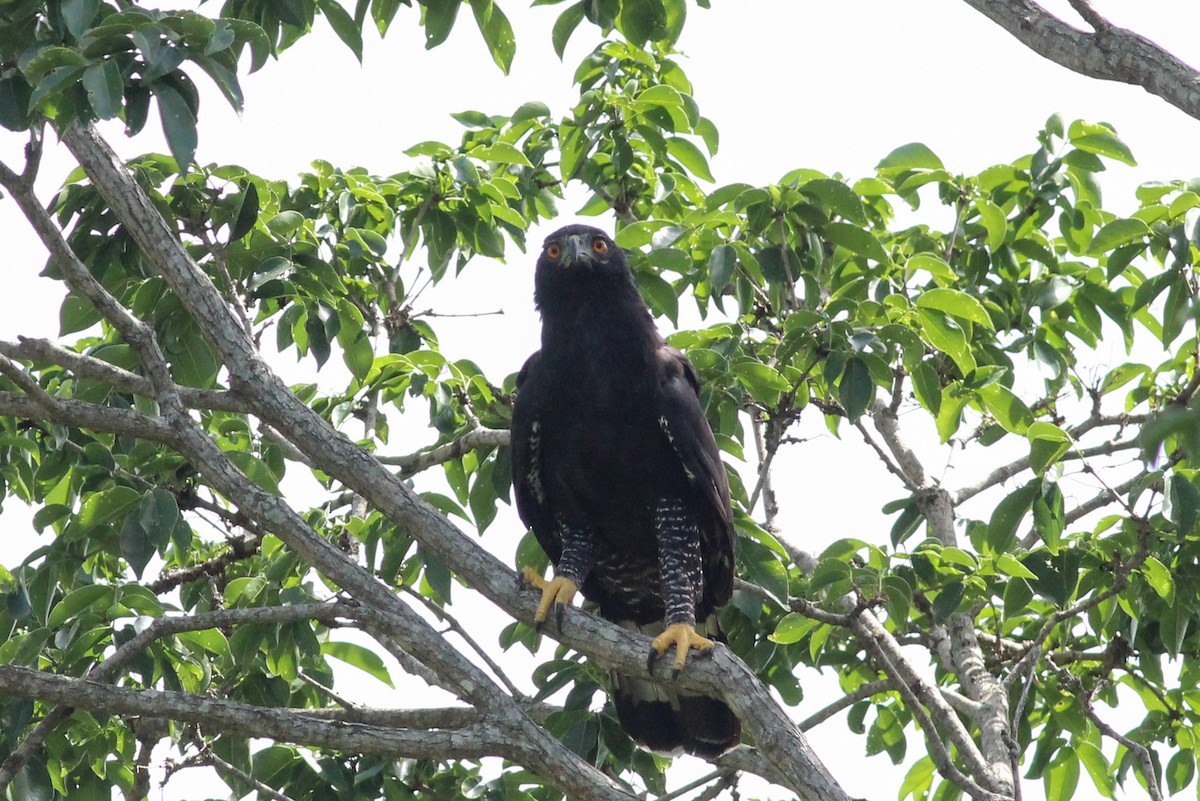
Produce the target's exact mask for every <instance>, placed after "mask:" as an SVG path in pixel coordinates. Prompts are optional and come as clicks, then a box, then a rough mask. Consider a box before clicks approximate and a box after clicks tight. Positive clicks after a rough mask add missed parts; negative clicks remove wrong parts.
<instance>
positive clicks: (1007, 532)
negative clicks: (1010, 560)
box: [987, 479, 1041, 554]
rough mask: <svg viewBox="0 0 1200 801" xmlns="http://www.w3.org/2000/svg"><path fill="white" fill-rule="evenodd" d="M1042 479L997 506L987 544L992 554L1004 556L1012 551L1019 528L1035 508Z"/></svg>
mask: <svg viewBox="0 0 1200 801" xmlns="http://www.w3.org/2000/svg"><path fill="white" fill-rule="evenodd" d="M1040 484H1041V480H1040V479H1034V480H1033V481H1030V482H1029V483H1028V484H1024V485H1023V486H1021V487H1019V488H1018V489H1017V490H1016V491H1014V492H1011V493H1009V495H1008V496H1007V497H1005V498H1004V499H1003V500H1001V501H1000V502H999V503H998V504H996V508H995V509H994V510H993V511H992V518H991V520H989V521H988V528H987V542H988V545H989V546H990V548H991V550H992V553H996V554H1002V553H1006V552H1008V551H1010V550H1012V546H1013V543H1014V542H1015V541H1016V531H1017V526H1019V525H1021V520H1022V519H1024V517H1025V515H1026V514H1027V513H1028V512H1029V508H1030V507H1031V506H1033V499H1034V498H1036V497H1037V494H1038V492H1039V490H1040Z"/></svg>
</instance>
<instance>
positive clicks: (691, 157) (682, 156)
mask: <svg viewBox="0 0 1200 801" xmlns="http://www.w3.org/2000/svg"><path fill="white" fill-rule="evenodd" d="M667 152H668V153H670V154H671V156H672V158H674V159H676V160H677V161H678V162H679V163H680V164H682V165H683V168H684V169H686V170H687V171H688V172H690V173H692V174H693V175H695V176H696V177H698V178H703V179H704V180H705V181H709V182H712V181H713V180H715V179H714V178H713V176H712V173H711V172H709V169H708V158H706V157H705V155H704V153H703V152H701V150H700V148H698V147H696V146H695V145H694V144H692V143H691V142H690V141H688V140H687V139H683V138H682V137H678V136H672V137H670V138H669V139H667Z"/></svg>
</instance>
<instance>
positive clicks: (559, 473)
mask: <svg viewBox="0 0 1200 801" xmlns="http://www.w3.org/2000/svg"><path fill="white" fill-rule="evenodd" d="M534 284H535V292H534V296H535V300H536V303H537V307H538V310H539V311H540V312H541V315H542V347H541V350H539V351H538V352H537V353H534V354H533V355H532V356H531V357H529V360H528V361H527V362H526V363H525V366H524V367H523V368H522V369H521V373H520V375H519V377H518V379H517V399H516V404H515V406H514V409H513V424H512V454H513V484H514V487H515V489H516V498H517V510H518V511H519V512H520V515H521V519H522V520H523V521H524V522H525V524H526V525H527V526H529V527H530V528H531V529H532V530H533V533H534V535H535V536H536V537H537V540H538V542H539V543H540V544H541V546H542V548H543V549H544V550H545V551H546V554H547V555H548V556H549V557H550V560H551V561H552V562H553V563H554V566H555V575H554V578H553V579H552V580H549V581H548V580H546V579H544V578H543V577H542V576H541V575H540V574H539V573H537V572H535V571H533V570H531V569H529V568H526V570H525V577H526V578H527V579H528V580H529V581H530V582H531V583H532V584H533V585H534V586H536V587H538V588H540V589H541V591H542V597H541V603H540V604H539V606H538V610H537V614H536V617H535V621H536V623H537V625H538V626H539V627H540V626H541V625H542V623H544V621H545V620H546V619H547V617H548V616H549V614H550V611H551V609H552V608H556V609H557V617H558V620H559V622H560V623H561V619H562V609H563V608H564V606H565V605H566V604H569V603H570V602H571V599H572V598H573V596H574V595H575V593H576V591H577V590H582V592H583V595H584V597H585V598H587V599H588V600H589V601H592V602H594V603H595V604H596V605H597V606H598V607H599V611H600V615H601V616H602V617H604V618H605V619H606V620H611V621H614V622H616V623H619V624H620V625H622V626H625V627H626V628H630V629H636V630H640V631H642V632H644V633H648V634H653V635H655V637H654V640H653V644H652V646H653V647H652V650H651V652H650V660H651V661H653V660H654V658H655V657H656V656H662V655H664V654H666V653H667V652H668V651H669V650H670V649H671V648H672V646H673V647H674V648H675V660H674V665H675V668H676V670H677V671H678V670H681V669H682V668H683V667H684V665H685V663H686V660H687V656H688V653H689V651H690V650H691V649H693V648H695V649H698V650H705V649H709V648H711V647H712V645H713V640H717V641H721V642H723V641H724V639H725V638H724V633H723V632H722V631H721V627H720V625H719V623H718V620H717V615H716V611H717V609H718V607H720V606H722V605H723V604H725V603H726V602H727V601H728V600H729V597H730V593H731V592H732V589H733V515H732V512H731V510H730V505H729V485H728V482H727V479H726V476H725V469H724V467H723V466H722V463H721V458H720V455H719V454H718V451H717V444H716V441H715V439H714V438H713V433H712V430H711V429H710V428H709V425H708V421H707V420H706V419H705V417H704V411H703V409H702V408H701V406H700V401H699V395H698V392H699V382H698V379H697V376H696V371H695V368H693V366H692V364H691V363H690V362H689V361H688V360H687V358H686V357H685V356H684V355H683V353H681V352H680V351H679V350H677V349H675V348H673V347H670V346H669V345H667V344H666V342H664V341H663V338H662V337H661V336H660V335H659V333H658V331H657V329H656V328H655V326H654V321H653V318H652V317H651V315H650V311H649V309H647V308H646V304H645V302H644V301H643V300H642V297H641V295H639V294H638V290H637V286H636V285H635V283H634V280H633V275H632V273H631V272H630V270H629V265H628V263H627V262H626V260H625V254H624V253H622V252H621V249H620V248H618V247H617V246H616V245H615V244H614V243H613V241H612V240H611V239H610V238H609V237H608V236H606V235H605V234H604V232H603V231H600V230H599V229H597V228H592V227H590V226H586V225H569V226H567V227H565V228H562V229H559V230H558V231H555V232H554V233H553V234H551V235H550V236H549V237H548V238H547V239H546V241H545V243H544V245H543V247H542V252H541V256H540V257H539V258H538V262H537V271H536V274H535V279H534ZM613 684H614V693H613V701H614V705H615V707H616V710H617V716H618V718H619V719H620V721H621V725H622V727H623V728H624V729H625V731H626V732H628V733H629V735H630V736H631V737H632V738H633V739H634V740H635V741H637V742H638V743H641V744H642V745H644V746H646V747H648V748H651V749H653V750H656V751H666V752H676V751H679V750H681V749H682V750H684V751H687V752H689V753H693V754H697V755H700V756H710V757H711V756H715V755H717V754H720V753H722V752H723V751H725V750H726V749H728V748H731V747H733V746H735V745H737V743H738V741H739V739H740V735H741V726H740V724H739V722H738V719H737V717H736V716H734V714H733V712H732V711H731V710H730V708H729V707H728V705H726V704H725V703H724V701H722V700H721V699H719V698H715V697H710V696H705V695H697V694H689V693H684V692H680V691H677V690H676V689H675V688H673V687H670V686H664V685H659V684H655V683H652V682H648V681H645V680H635V679H633V678H630V677H628V676H620V675H615V676H614V677H613Z"/></svg>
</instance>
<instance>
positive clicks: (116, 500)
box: [71, 486, 142, 531]
mask: <svg viewBox="0 0 1200 801" xmlns="http://www.w3.org/2000/svg"><path fill="white" fill-rule="evenodd" d="M141 499H142V495H141V493H139V492H138V491H137V490H134V489H130V488H129V487H121V486H117V487H111V488H109V489H106V490H103V491H101V492H96V493H93V494H91V495H89V496H88V498H87V499H86V500H85V501H84V502H83V505H82V506H80V508H79V515H78V516H77V517H76V518H75V520H73V521H72V524H71V525H72V527H73V528H74V527H78V528H79V530H80V531H87V530H89V529H91V528H94V527H95V526H100V525H103V524H105V523H107V522H109V521H111V520H114V519H116V518H118V517H123V516H124V515H125V514H126V513H127V512H128V511H129V510H130V509H132V508H133V507H134V506H136V505H137V504H138V502H139V501H141Z"/></svg>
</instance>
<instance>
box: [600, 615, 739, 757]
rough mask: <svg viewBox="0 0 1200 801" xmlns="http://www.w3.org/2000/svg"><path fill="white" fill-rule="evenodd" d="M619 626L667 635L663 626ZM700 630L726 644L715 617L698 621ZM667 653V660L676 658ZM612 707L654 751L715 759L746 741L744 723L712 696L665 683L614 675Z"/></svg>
mask: <svg viewBox="0 0 1200 801" xmlns="http://www.w3.org/2000/svg"><path fill="white" fill-rule="evenodd" d="M620 625H622V626H623V627H625V628H628V629H632V630H634V631H640V632H642V633H643V634H648V635H650V636H651V637H653V636H656V635H658V634H660V633H662V631H663V628H664V627H663V624H662V623H653V624H649V625H645V626H638V625H637V624H636V623H634V622H633V621H620ZM696 632H697V633H698V634H702V635H703V636H705V637H708V638H709V639H712V640H716V641H718V642H722V643H723V642H726V639H725V632H724V631H722V630H721V625H720V623H719V622H718V620H717V616H716V614H711V615H709V616H708V618H707V619H705V620H703V621H698V622H697V623H696ZM674 656H675V655H674V654H673V653H670V652H668V653H667V654H666V655H665V656H664V658H673V657H674ZM612 678H613V704H614V705H615V706H616V708H617V719H618V720H620V721H621V727H622V728H623V729H625V732H626V734H628V735H629V736H630V737H632V738H633V739H634V741H635V742H637V743H638V744H639V745H642V746H644V747H646V748H649V749H650V750H651V751H659V752H662V753H678V752H680V751H686V752H687V753H689V754H694V755H696V756H699V757H706V758H713V757H717V756H720V755H721V754H722V753H724V752H725V751H727V750H729V749H730V748H733V747H734V746H736V745H737V744H738V742H739V741H740V740H741V736H742V724H741V722H740V721H739V720H738V719H737V717H736V716H735V715H734V714H733V710H732V709H730V708H729V705H728V704H726V703H725V702H724V701H722V700H721V699H720V698H716V697H713V696H709V695H701V694H698V693H691V692H684V691H682V690H677V689H675V688H674V687H671V686H669V685H666V684H656V683H655V682H652V681H646V680H645V679H635V678H632V677H630V676H624V675H621V674H619V673H613V676H612Z"/></svg>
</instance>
